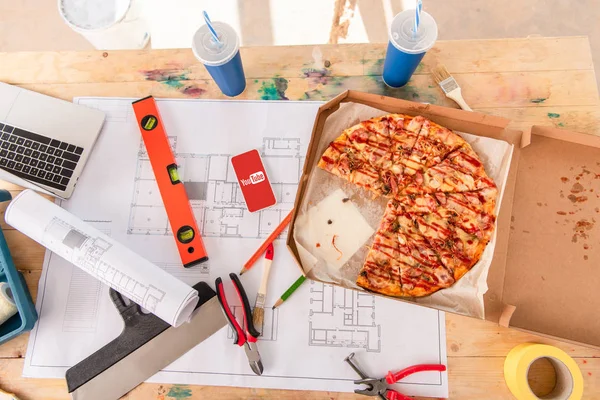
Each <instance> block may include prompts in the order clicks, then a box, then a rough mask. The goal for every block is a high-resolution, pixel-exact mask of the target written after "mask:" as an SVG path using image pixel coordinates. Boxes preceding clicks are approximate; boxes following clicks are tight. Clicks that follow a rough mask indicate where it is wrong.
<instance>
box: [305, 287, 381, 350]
mask: <svg viewBox="0 0 600 400" xmlns="http://www.w3.org/2000/svg"><path fill="white" fill-rule="evenodd" d="M310 285H311V286H310V299H309V302H310V311H309V317H308V330H309V339H308V341H309V346H329V347H349V348H364V349H365V350H366V351H369V352H377V353H379V352H381V325H379V324H378V323H377V320H376V316H375V297H374V296H372V295H370V294H366V293H361V292H358V291H356V290H350V289H344V288H341V287H338V286H332V285H327V284H323V283H321V282H315V281H311V282H310Z"/></svg>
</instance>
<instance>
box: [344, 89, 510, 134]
mask: <svg viewBox="0 0 600 400" xmlns="http://www.w3.org/2000/svg"><path fill="white" fill-rule="evenodd" d="M345 93H347V94H348V95H347V96H345V97H343V100H342V102H347V101H352V102H354V103H360V104H365V105H367V106H370V107H374V108H378V109H380V110H383V111H387V112H390V113H397V112H404V113H406V114H410V115H422V116H424V117H426V118H429V119H431V120H432V121H434V122H437V123H438V124H440V125H442V126H445V127H446V128H449V129H453V130H457V131H468V132H477V133H478V134H479V133H480V132H481V131H483V132H489V133H490V134H491V135H490V136H492V135H493V136H498V135H499V133H500V132H502V131H503V130H504V129H505V128H506V126H507V125H508V123H509V122H510V120H508V119H506V118H502V117H496V116H493V115H488V114H480V113H478V112H473V111H463V110H460V109H454V108H448V107H441V106H436V105H434V104H425V103H413V102H412V101H407V100H402V99H396V98H393V97H386V96H380V95H375V94H369V93H363V92H357V91H355V90H348V91H347V92H345ZM341 96H342V95H339V96H338V97H336V98H335V99H334V100H336V99H338V98H340V97H341ZM482 136H488V135H486V134H484V135H482Z"/></svg>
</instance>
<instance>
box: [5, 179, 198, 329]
mask: <svg viewBox="0 0 600 400" xmlns="http://www.w3.org/2000/svg"><path fill="white" fill-rule="evenodd" d="M5 219H6V223H7V224H9V225H11V226H12V227H14V228H15V229H17V230H19V231H21V232H22V233H24V234H25V235H27V236H29V237H30V238H32V239H33V240H35V241H36V242H38V243H39V244H41V245H42V246H44V247H46V248H47V249H48V250H50V251H52V252H54V253H56V254H57V255H59V256H61V257H62V258H64V259H65V260H67V261H69V262H71V263H73V264H75V266H77V267H79V268H81V269H82V270H84V271H85V272H87V273H88V274H90V275H92V276H93V277H94V278H96V279H98V280H100V281H101V282H103V283H105V284H107V285H108V286H110V287H111V288H113V289H115V290H116V291H118V292H119V293H121V294H122V295H123V296H126V297H128V298H129V299H131V300H132V301H135V302H136V303H137V304H139V305H140V306H142V307H144V308H145V309H146V310H148V311H150V312H152V313H153V314H155V315H156V316H157V317H159V318H161V319H163V320H165V321H166V322H168V323H169V324H171V325H173V326H179V325H181V324H182V323H183V322H186V321H188V320H189V317H190V315H191V313H192V311H194V308H195V307H196V304H197V303H198V292H197V291H196V290H195V289H194V288H192V287H191V286H188V285H186V284H185V283H183V282H182V281H180V280H179V279H177V278H175V277H174V276H172V275H170V274H168V273H167V272H165V271H163V270H162V269H160V268H159V267H157V266H156V265H154V264H152V263H151V262H150V261H147V260H145V259H144V258H142V257H140V256H139V255H137V254H136V253H134V252H133V251H131V250H129V249H128V248H126V247H125V246H123V245H122V244H119V243H117V242H116V241H115V240H113V239H111V238H110V237H108V236H107V235H105V234H103V233H102V232H100V231H99V230H98V229H96V228H94V227H92V226H90V225H89V224H87V223H85V222H84V221H82V220H81V219H79V218H77V217H76V216H74V215H73V214H71V213H70V212H68V211H67V210H65V209H63V208H61V207H59V206H57V205H56V204H54V203H52V202H50V201H48V200H46V199H44V198H43V197H42V196H40V195H39V194H37V193H35V192H34V191H33V190H25V191H23V192H22V193H21V194H19V195H18V196H17V197H16V198H15V199H14V200H13V201H12V202H11V203H10V204H9V206H8V208H7V209H6V212H5Z"/></svg>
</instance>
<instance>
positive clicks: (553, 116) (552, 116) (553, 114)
mask: <svg viewBox="0 0 600 400" xmlns="http://www.w3.org/2000/svg"><path fill="white" fill-rule="evenodd" d="M548 118H560V114H557V113H548Z"/></svg>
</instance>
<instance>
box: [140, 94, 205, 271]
mask: <svg viewBox="0 0 600 400" xmlns="http://www.w3.org/2000/svg"><path fill="white" fill-rule="evenodd" d="M133 111H134V112H135V118H136V120H137V123H138V126H139V128H140V132H141V133H142V138H143V139H144V145H145V146H146V151H147V152H148V158H150V164H151V165H152V170H153V171H154V177H155V178H156V183H157V184H158V188H159V190H160V195H161V197H162V201H163V203H164V205H165V209H166V211H167V217H168V218H169V223H170V224H171V230H172V231H173V235H174V236H175V243H177V249H178V250H179V256H180V257H181V262H182V263H183V266H184V267H186V268H188V267H191V266H193V265H196V264H199V263H202V262H204V261H207V260H208V256H207V255H206V249H205V248H204V243H203V242H202V237H201V236H200V230H199V229H198V226H197V225H196V219H195V218H194V214H193V213H192V207H191V206H190V201H189V200H188V197H187V193H186V192H185V188H184V186H183V182H181V180H180V179H179V173H178V171H177V163H176V161H175V157H174V156H173V152H172V151H171V146H170V145H169V138H168V137H167V133H166V131H165V128H164V126H163V124H162V121H161V118H160V114H159V112H158V108H157V107H156V102H155V101H154V98H153V97H152V96H148V97H145V98H143V99H141V100H137V101H134V102H133Z"/></svg>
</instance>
